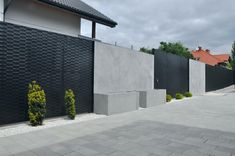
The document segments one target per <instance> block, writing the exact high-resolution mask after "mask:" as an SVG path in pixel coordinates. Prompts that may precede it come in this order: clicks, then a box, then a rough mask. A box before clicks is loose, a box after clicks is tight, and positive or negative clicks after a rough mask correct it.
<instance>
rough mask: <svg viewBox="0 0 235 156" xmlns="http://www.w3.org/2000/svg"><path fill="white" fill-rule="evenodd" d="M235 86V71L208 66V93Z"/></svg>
mask: <svg viewBox="0 0 235 156" xmlns="http://www.w3.org/2000/svg"><path fill="white" fill-rule="evenodd" d="M233 84H234V71H232V70H228V69H226V68H224V67H220V66H215V67H213V66H210V65H206V91H207V92H209V91H214V90H219V89H223V88H226V87H229V86H231V85H233Z"/></svg>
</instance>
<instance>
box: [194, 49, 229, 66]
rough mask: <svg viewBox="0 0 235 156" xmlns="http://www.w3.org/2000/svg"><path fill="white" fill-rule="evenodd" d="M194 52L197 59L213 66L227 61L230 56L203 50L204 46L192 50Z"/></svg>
mask: <svg viewBox="0 0 235 156" xmlns="http://www.w3.org/2000/svg"><path fill="white" fill-rule="evenodd" d="M192 54H193V57H194V58H195V59H197V60H199V61H201V62H203V63H205V64H209V65H211V66H215V65H218V64H219V63H223V62H227V61H228V60H229V57H230V55H229V54H221V55H212V54H210V51H209V50H203V49H202V48H199V50H195V51H192Z"/></svg>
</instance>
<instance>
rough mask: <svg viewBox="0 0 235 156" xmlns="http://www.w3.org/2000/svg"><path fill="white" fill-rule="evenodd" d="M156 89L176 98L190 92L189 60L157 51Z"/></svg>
mask: <svg viewBox="0 0 235 156" xmlns="http://www.w3.org/2000/svg"><path fill="white" fill-rule="evenodd" d="M154 63H155V65H154V79H155V82H154V87H155V89H166V90H167V93H168V94H170V95H172V96H174V95H175V94H176V93H184V92H187V91H189V60H188V59H186V58H183V57H180V56H177V55H174V54H170V53H165V52H161V51H155V61H154Z"/></svg>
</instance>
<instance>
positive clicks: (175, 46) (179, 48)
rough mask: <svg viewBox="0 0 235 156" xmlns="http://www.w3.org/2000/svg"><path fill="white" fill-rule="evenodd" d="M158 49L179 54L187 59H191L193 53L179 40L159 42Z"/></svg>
mask: <svg viewBox="0 0 235 156" xmlns="http://www.w3.org/2000/svg"><path fill="white" fill-rule="evenodd" d="M159 50H161V51H163V52H167V53H172V54H175V55H179V56H182V57H186V58H189V59H193V55H192V54H191V53H190V51H189V49H188V48H186V47H184V45H183V44H182V43H181V42H176V43H170V42H169V43H167V42H161V43H160V46H159Z"/></svg>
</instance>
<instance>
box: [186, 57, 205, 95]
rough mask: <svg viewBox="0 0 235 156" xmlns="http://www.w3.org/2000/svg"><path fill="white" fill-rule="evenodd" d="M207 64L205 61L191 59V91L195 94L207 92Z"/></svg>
mask: <svg viewBox="0 0 235 156" xmlns="http://www.w3.org/2000/svg"><path fill="white" fill-rule="evenodd" d="M205 90H206V66H205V64H204V63H201V62H198V61H194V60H189V91H190V92H191V93H192V94H193V95H202V94H205V92H206V91H205Z"/></svg>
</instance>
